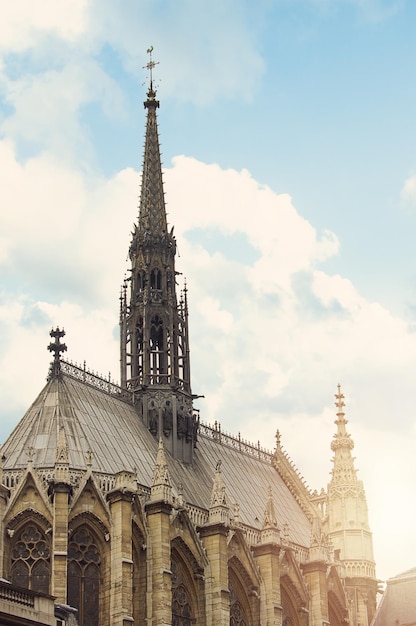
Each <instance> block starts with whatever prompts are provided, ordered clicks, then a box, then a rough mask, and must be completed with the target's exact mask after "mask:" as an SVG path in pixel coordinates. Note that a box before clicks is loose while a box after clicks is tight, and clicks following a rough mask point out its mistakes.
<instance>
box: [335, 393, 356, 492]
mask: <svg viewBox="0 0 416 626" xmlns="http://www.w3.org/2000/svg"><path fill="white" fill-rule="evenodd" d="M335 400H336V402H335V406H336V407H337V409H338V410H337V419H336V420H335V424H336V425H337V432H336V433H335V435H334V437H333V439H332V441H331V450H333V451H334V452H335V456H334V459H333V461H334V467H333V470H332V483H339V484H351V483H355V482H357V472H356V469H355V467H354V457H353V456H352V455H351V450H352V449H353V448H354V442H353V440H352V439H351V435H350V434H349V433H347V429H346V425H347V424H348V420H347V419H346V418H345V413H344V407H345V402H344V394H343V393H342V392H341V385H340V384H338V388H337V393H336V394H335Z"/></svg>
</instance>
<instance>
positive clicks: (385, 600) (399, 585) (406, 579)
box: [372, 567, 416, 626]
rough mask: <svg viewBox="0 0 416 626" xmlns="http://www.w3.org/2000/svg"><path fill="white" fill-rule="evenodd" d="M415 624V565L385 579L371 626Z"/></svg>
mask: <svg viewBox="0 0 416 626" xmlns="http://www.w3.org/2000/svg"><path fill="white" fill-rule="evenodd" d="M411 624H416V567H415V568H413V569H410V570H408V571H406V572H403V573H402V574H398V575H397V576H394V578H390V579H389V580H388V581H387V587H386V589H385V591H384V594H383V597H382V599H381V601H380V604H379V607H378V610H377V613H376V615H375V617H374V620H373V622H372V626H394V625H397V626H404V625H409V626H410V625H411Z"/></svg>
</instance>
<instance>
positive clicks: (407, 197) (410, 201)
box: [401, 174, 416, 208]
mask: <svg viewBox="0 0 416 626" xmlns="http://www.w3.org/2000/svg"><path fill="white" fill-rule="evenodd" d="M401 198H402V200H403V202H404V203H405V204H406V205H407V206H409V207H411V208H415V207H416V174H413V175H412V176H409V177H408V178H407V179H406V180H405V182H404V185H403V189H402V191H401Z"/></svg>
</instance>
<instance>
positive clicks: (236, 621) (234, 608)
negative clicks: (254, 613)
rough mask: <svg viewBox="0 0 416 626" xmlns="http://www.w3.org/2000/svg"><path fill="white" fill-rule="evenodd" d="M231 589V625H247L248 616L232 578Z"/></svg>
mask: <svg viewBox="0 0 416 626" xmlns="http://www.w3.org/2000/svg"><path fill="white" fill-rule="evenodd" d="M229 590H230V626H247V620H246V616H245V613H244V610H243V607H242V605H241V602H240V600H239V598H238V595H237V593H236V590H235V588H234V585H233V582H232V580H230V582H229Z"/></svg>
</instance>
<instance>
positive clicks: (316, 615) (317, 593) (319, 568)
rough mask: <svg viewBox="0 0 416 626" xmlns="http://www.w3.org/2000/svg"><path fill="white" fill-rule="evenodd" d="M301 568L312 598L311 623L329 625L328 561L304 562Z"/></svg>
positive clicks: (319, 625)
mask: <svg viewBox="0 0 416 626" xmlns="http://www.w3.org/2000/svg"><path fill="white" fill-rule="evenodd" d="M301 568H302V572H303V575H304V576H305V579H306V584H307V587H308V589H309V595H310V598H311V606H310V607H309V609H310V612H309V618H310V623H311V624H314V626H321V625H322V626H329V615H328V589H327V584H326V570H327V566H326V563H325V561H310V562H308V563H303V564H302V565H301Z"/></svg>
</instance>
